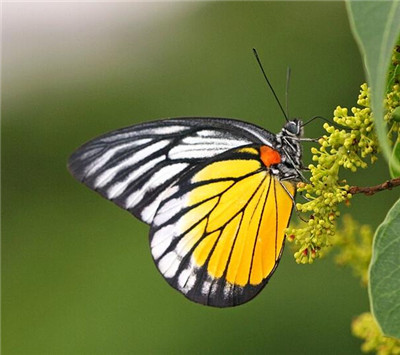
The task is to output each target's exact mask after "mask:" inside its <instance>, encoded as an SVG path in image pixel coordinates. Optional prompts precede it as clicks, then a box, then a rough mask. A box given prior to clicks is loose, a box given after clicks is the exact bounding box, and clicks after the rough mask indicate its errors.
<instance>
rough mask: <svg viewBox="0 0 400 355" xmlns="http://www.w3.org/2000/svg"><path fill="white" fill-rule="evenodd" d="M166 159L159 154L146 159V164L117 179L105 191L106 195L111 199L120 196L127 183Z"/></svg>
mask: <svg viewBox="0 0 400 355" xmlns="http://www.w3.org/2000/svg"><path fill="white" fill-rule="evenodd" d="M165 159H166V156H165V155H161V156H159V157H157V158H155V159H153V160H150V161H148V162H147V163H146V164H144V165H141V166H140V167H139V168H138V169H136V170H134V171H132V172H131V173H130V174H129V175H128V176H127V177H126V178H125V180H123V181H118V182H117V183H115V184H114V185H112V186H111V187H110V188H109V189H108V191H107V197H108V198H109V199H113V198H115V197H118V196H120V195H121V194H122V193H123V192H124V191H125V190H126V189H127V187H128V186H129V184H130V183H131V182H133V181H135V180H136V179H137V178H138V177H140V176H142V175H143V174H145V173H146V172H147V171H149V170H150V169H151V168H154V167H155V166H156V165H157V164H158V163H159V162H161V161H163V160H165Z"/></svg>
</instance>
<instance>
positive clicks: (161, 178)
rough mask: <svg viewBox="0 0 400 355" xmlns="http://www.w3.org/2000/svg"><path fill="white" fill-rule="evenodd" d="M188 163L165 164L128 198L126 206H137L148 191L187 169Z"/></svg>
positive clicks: (127, 207)
mask: <svg viewBox="0 0 400 355" xmlns="http://www.w3.org/2000/svg"><path fill="white" fill-rule="evenodd" d="M188 165H189V164H188V163H177V164H171V165H167V166H164V167H163V168H161V169H160V170H158V171H157V172H156V173H155V174H154V175H153V176H152V177H151V178H150V180H148V181H147V182H146V183H145V184H144V185H143V186H142V188H141V189H139V190H136V191H135V192H133V193H132V194H130V195H129V197H128V198H127V199H126V202H125V207H126V209H129V208H132V207H134V206H136V205H137V204H138V203H139V202H140V201H141V200H142V199H143V197H144V195H145V194H146V192H147V191H149V190H153V189H155V188H156V187H157V186H160V185H162V184H163V183H164V182H165V181H167V180H169V179H171V178H173V177H174V176H176V175H178V174H179V173H180V172H181V171H182V170H183V169H185V168H186V167H187V166H188Z"/></svg>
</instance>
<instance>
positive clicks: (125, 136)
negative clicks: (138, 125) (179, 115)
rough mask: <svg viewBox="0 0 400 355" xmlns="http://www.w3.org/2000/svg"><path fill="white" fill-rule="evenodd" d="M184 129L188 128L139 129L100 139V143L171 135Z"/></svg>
mask: <svg viewBox="0 0 400 355" xmlns="http://www.w3.org/2000/svg"><path fill="white" fill-rule="evenodd" d="M186 129H188V127H186V126H165V127H156V128H144V129H141V130H140V129H139V130H136V131H130V132H123V133H118V134H114V135H112V136H108V137H104V138H101V140H100V141H101V142H114V141H117V140H121V139H128V138H132V137H137V136H143V135H157V134H160V135H161V134H172V133H178V132H182V131H184V130H186Z"/></svg>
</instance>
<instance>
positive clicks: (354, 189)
mask: <svg viewBox="0 0 400 355" xmlns="http://www.w3.org/2000/svg"><path fill="white" fill-rule="evenodd" d="M396 186H400V177H398V178H395V179H391V180H387V181H385V182H383V183H382V184H379V185H376V186H371V187H360V186H351V187H350V188H349V191H348V192H349V193H351V194H352V195H354V194H364V195H367V196H371V195H373V194H375V193H377V192H379V191H383V190H391V189H392V188H393V187H396Z"/></svg>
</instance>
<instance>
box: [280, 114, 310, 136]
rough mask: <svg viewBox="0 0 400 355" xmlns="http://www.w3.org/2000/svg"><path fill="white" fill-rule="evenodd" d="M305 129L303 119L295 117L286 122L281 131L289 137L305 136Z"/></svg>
mask: <svg viewBox="0 0 400 355" xmlns="http://www.w3.org/2000/svg"><path fill="white" fill-rule="evenodd" d="M303 131H304V129H303V121H301V120H298V119H296V118H295V119H293V120H290V121H288V122H286V124H285V125H284V126H283V128H282V131H281V133H282V135H286V136H288V137H292V138H300V137H302V136H303Z"/></svg>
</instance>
